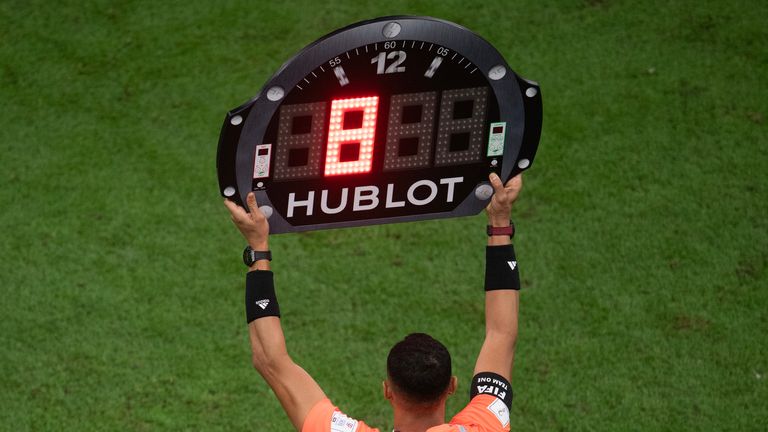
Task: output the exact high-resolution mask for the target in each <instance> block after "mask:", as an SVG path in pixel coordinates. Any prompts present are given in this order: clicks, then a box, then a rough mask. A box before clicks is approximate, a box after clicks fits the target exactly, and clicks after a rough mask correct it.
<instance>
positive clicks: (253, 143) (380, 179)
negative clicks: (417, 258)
mask: <svg viewBox="0 0 768 432" xmlns="http://www.w3.org/2000/svg"><path fill="white" fill-rule="evenodd" d="M541 121H542V105H541V90H540V88H539V86H538V84H537V83H535V82H533V81H529V80H526V79H524V78H521V77H520V76H518V75H517V74H516V73H515V72H513V71H512V69H511V68H510V67H509V65H508V64H507V63H506V61H505V60H504V58H503V57H502V56H501V54H500V53H499V52H498V51H497V50H496V49H495V48H494V47H493V46H492V45H490V44H489V43H488V42H487V41H485V40H484V39H482V38H481V37H479V36H477V35H476V34H475V33H473V32H471V31H469V30H467V29H465V28H463V27H461V26H458V25H456V24H453V23H450V22H447V21H443V20H439V19H435V18H428V17H408V16H396V17H383V18H377V19H373V20H369V21H364V22H361V23H357V24H353V25H350V26H348V27H345V28H343V29H340V30H337V31H336V32H333V33H331V34H329V35H326V36H324V37H322V38H320V39H318V40H317V41H315V42H313V43H312V44H310V45H309V46H308V47H307V48H305V49H304V50H302V51H301V52H300V53H298V54H297V55H296V56H295V57H293V58H292V59H290V60H289V61H288V62H286V63H285V64H284V65H283V66H282V67H281V68H280V69H279V71H278V72H276V73H275V75H274V76H272V78H270V79H269V80H268V81H267V83H266V84H265V85H264V87H263V88H262V90H261V91H260V92H259V93H258V94H257V96H256V97H255V98H253V99H252V100H250V101H249V102H247V103H245V104H243V105H241V106H240V107H238V108H235V109H233V110H231V111H230V112H229V113H227V116H226V119H225V122H224V125H223V127H222V130H221V135H220V138H219V147H218V154H217V171H218V177H219V189H220V192H221V194H222V195H223V196H225V197H227V198H229V199H232V200H233V201H235V202H237V203H238V204H240V205H243V203H244V202H245V196H246V195H247V194H248V193H249V192H251V191H254V192H255V193H256V198H257V201H258V202H259V204H260V206H261V207H262V210H263V211H264V212H265V214H266V215H267V216H268V218H269V224H270V231H271V232H272V233H276V234H277V233H286V232H296V231H308V230H318V229H327V228H340V227H351V226H363V225H372V224H381V223H393V222H405V221H416V220H425V219H434V218H443V217H456V216H469V215H473V214H477V213H478V212H480V211H481V210H482V209H483V208H484V207H485V206H486V205H487V203H488V200H489V199H490V197H491V194H492V188H490V186H489V185H488V174H489V173H490V172H491V171H493V172H496V173H498V174H499V175H500V176H501V177H502V179H503V180H505V181H506V180H507V179H509V178H510V177H512V176H513V175H515V174H517V173H518V172H520V171H522V170H526V169H529V168H530V166H531V164H532V162H533V159H534V157H535V154H536V149H537V147H538V143H539V137H540V134H541Z"/></svg>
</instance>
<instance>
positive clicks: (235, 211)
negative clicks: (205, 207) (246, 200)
mask: <svg viewBox="0 0 768 432" xmlns="http://www.w3.org/2000/svg"><path fill="white" fill-rule="evenodd" d="M224 205H225V206H226V207H227V210H229V213H230V214H232V219H235V220H237V219H240V218H243V217H244V216H245V210H244V209H243V208H242V207H240V206H239V205H237V204H235V203H234V202H232V201H230V200H228V199H226V198H224Z"/></svg>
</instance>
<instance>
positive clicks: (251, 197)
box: [245, 192, 259, 213]
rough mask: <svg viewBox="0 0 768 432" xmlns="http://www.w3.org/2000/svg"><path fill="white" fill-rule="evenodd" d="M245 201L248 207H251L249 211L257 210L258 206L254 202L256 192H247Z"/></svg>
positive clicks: (254, 211)
mask: <svg viewBox="0 0 768 432" xmlns="http://www.w3.org/2000/svg"><path fill="white" fill-rule="evenodd" d="M245 202H246V203H247V204H248V208H249V209H251V213H256V212H257V211H259V206H258V204H256V194H254V193H253V192H248V196H247V197H246V198H245Z"/></svg>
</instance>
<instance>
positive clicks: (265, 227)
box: [224, 192, 269, 251]
mask: <svg viewBox="0 0 768 432" xmlns="http://www.w3.org/2000/svg"><path fill="white" fill-rule="evenodd" d="M246 202H247V204H248V208H249V209H250V210H251V212H250V213H248V212H246V211H245V209H244V208H242V207H240V206H239V205H237V204H235V203H234V202H232V201H230V200H228V199H224V205H225V206H227V209H228V210H229V213H230V215H231V216H232V222H234V223H235V226H236V227H237V229H238V230H240V233H241V234H242V235H243V237H245V240H246V241H247V242H248V244H249V245H250V246H251V248H253V250H257V251H266V250H269V243H268V240H269V222H267V218H266V217H265V216H264V213H262V212H261V210H260V209H259V206H258V205H257V204H256V195H255V194H254V193H253V192H250V193H248V197H247V198H246Z"/></svg>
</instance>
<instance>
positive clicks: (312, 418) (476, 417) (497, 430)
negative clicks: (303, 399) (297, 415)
mask: <svg viewBox="0 0 768 432" xmlns="http://www.w3.org/2000/svg"><path fill="white" fill-rule="evenodd" d="M502 431H503V432H509V409H508V408H507V406H506V405H505V404H504V402H502V401H501V399H498V398H496V397H495V396H492V395H489V394H479V395H477V396H475V397H474V398H472V400H471V401H470V402H469V404H467V406H466V407H464V409H463V410H461V411H459V413H458V414H456V415H455V416H453V418H452V419H451V421H450V422H448V423H446V424H444V425H440V426H435V427H432V428H429V430H428V431H427V432H502ZM301 432H379V430H378V429H375V428H372V427H370V426H368V425H366V424H365V423H364V422H361V421H359V420H355V419H353V418H351V417H349V416H347V415H346V414H344V413H343V412H341V411H340V410H339V409H338V408H337V407H335V406H334V405H333V404H332V403H331V401H330V400H328V399H323V400H321V401H320V402H318V403H317V404H315V406H314V407H313V408H312V409H311V410H310V411H309V414H308V415H307V418H306V420H304V426H303V427H302V428H301Z"/></svg>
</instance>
